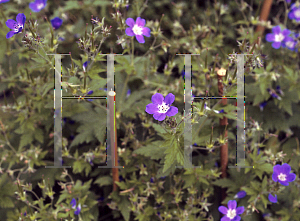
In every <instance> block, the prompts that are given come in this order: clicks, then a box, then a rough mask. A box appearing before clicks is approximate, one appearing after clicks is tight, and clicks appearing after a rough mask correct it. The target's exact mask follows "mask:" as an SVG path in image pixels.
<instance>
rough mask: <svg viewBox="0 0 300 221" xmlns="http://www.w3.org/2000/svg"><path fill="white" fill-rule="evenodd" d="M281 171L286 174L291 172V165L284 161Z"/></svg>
mask: <svg viewBox="0 0 300 221" xmlns="http://www.w3.org/2000/svg"><path fill="white" fill-rule="evenodd" d="M281 171H282V173H285V174H288V173H290V172H291V166H290V165H288V164H287V163H284V164H282V166H281Z"/></svg>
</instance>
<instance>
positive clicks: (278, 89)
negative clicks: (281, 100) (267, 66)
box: [276, 85, 283, 95]
mask: <svg viewBox="0 0 300 221" xmlns="http://www.w3.org/2000/svg"><path fill="white" fill-rule="evenodd" d="M276 92H277V93H278V94H280V95H283V91H282V90H281V88H280V85H277V86H276Z"/></svg>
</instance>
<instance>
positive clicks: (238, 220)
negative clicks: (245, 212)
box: [232, 216, 241, 221]
mask: <svg viewBox="0 0 300 221" xmlns="http://www.w3.org/2000/svg"><path fill="white" fill-rule="evenodd" d="M240 220H241V217H239V216H235V217H234V218H233V219H232V221H240Z"/></svg>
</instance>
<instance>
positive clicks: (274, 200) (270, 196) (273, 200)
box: [268, 193, 277, 203]
mask: <svg viewBox="0 0 300 221" xmlns="http://www.w3.org/2000/svg"><path fill="white" fill-rule="evenodd" d="M268 199H269V201H270V202H271V203H277V195H276V194H275V197H274V196H273V195H272V194H271V193H270V194H269V196H268Z"/></svg>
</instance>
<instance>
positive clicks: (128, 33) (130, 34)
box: [125, 28, 135, 36]
mask: <svg viewBox="0 0 300 221" xmlns="http://www.w3.org/2000/svg"><path fill="white" fill-rule="evenodd" d="M125 33H126V35H128V36H134V35H135V34H134V33H133V31H132V28H126V30H125Z"/></svg>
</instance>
